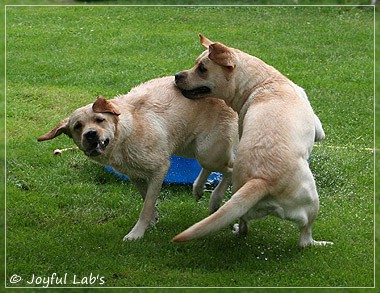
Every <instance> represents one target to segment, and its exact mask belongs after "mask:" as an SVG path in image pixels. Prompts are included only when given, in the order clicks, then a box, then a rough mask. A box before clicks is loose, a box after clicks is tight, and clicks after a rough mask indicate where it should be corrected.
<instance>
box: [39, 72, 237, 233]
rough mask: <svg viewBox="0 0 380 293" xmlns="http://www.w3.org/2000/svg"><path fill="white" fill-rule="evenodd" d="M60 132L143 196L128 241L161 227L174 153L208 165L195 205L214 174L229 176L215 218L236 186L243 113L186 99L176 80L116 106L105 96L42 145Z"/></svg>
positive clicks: (217, 193) (143, 88) (157, 83)
mask: <svg viewBox="0 0 380 293" xmlns="http://www.w3.org/2000/svg"><path fill="white" fill-rule="evenodd" d="M62 133H64V134H66V135H69V136H70V137H72V138H73V140H74V142H75V143H76V144H77V145H78V147H79V148H80V149H81V150H82V151H83V152H84V153H85V154H86V155H87V156H89V157H90V158H91V159H93V160H95V161H97V162H98V163H100V164H102V165H110V166H112V167H113V168H114V169H115V170H117V171H119V172H121V173H123V174H126V175H127V176H128V177H129V178H130V179H131V181H132V182H133V183H134V184H135V185H136V187H137V189H138V190H139V192H140V194H141V196H142V198H143V199H144V205H143V209H142V211H141V213H140V217H139V220H138V222H137V223H136V225H135V226H134V227H133V229H132V230H131V231H130V232H129V233H128V234H127V235H126V236H125V237H124V240H133V239H137V238H141V237H143V235H144V232H145V230H146V229H147V227H148V226H149V224H151V223H156V222H157V219H158V215H157V210H156V200H157V197H158V194H159V192H160V189H161V185H162V182H163V180H164V177H165V176H166V173H167V171H168V169H169V165H170V157H171V156H172V155H173V154H176V155H179V156H183V157H189V158H195V159H197V160H198V162H199V163H200V165H201V166H202V168H203V169H202V171H201V173H200V174H199V176H198V178H197V179H196V181H195V182H194V185H193V193H194V196H195V197H196V199H199V198H200V197H201V196H202V194H203V188H204V184H205V182H206V180H207V178H208V176H209V175H210V173H211V171H219V172H221V173H222V174H223V180H222V181H221V182H220V183H219V185H218V186H217V187H216V188H215V190H214V191H213V193H212V195H211V200H210V205H209V209H210V212H214V211H215V210H217V209H218V208H219V206H220V204H221V201H222V199H223V196H224V193H225V191H226V189H227V188H228V186H229V184H230V181H231V172H232V167H233V159H234V151H236V149H234V148H235V147H236V143H237V140H238V137H237V133H238V130H237V114H236V113H235V112H234V111H233V110H232V109H231V108H230V107H228V106H227V105H226V104H225V103H224V102H223V101H222V100H219V99H215V98H210V99H204V100H197V101H192V100H189V99H186V98H185V97H183V96H182V95H181V92H180V91H179V90H178V89H177V88H176V87H175V85H174V79H173V77H163V78H157V79H154V80H151V81H149V82H146V83H144V84H141V85H139V86H137V87H135V88H133V89H132V90H131V91H130V92H129V93H128V94H127V95H121V96H118V97H116V98H114V99H111V100H106V99H105V98H103V97H99V98H98V99H97V100H96V102H95V103H93V104H89V105H87V106H84V107H82V108H79V109H77V110H75V111H74V112H73V113H72V115H71V116H70V117H69V118H65V119H63V120H62V121H61V122H60V123H58V125H57V126H56V127H55V128H53V129H52V130H51V131H50V132H49V133H47V134H46V135H44V136H41V137H40V138H39V139H38V140H39V141H44V140H48V139H52V138H55V137H56V136H58V135H60V134H62Z"/></svg>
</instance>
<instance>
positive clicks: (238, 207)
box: [172, 179, 268, 242]
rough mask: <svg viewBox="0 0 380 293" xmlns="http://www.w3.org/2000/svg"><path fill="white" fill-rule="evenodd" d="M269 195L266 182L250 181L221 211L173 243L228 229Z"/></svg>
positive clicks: (184, 233)
mask: <svg viewBox="0 0 380 293" xmlns="http://www.w3.org/2000/svg"><path fill="white" fill-rule="evenodd" d="M267 193H268V192H267V184H266V182H265V181H264V180H262V179H251V180H249V181H248V182H247V183H245V184H244V185H243V186H242V187H241V188H240V189H239V190H238V191H237V192H235V194H234V195H233V196H232V197H231V199H230V200H229V201H227V202H226V203H225V204H224V205H223V206H222V207H221V208H220V209H218V210H217V211H216V212H215V213H213V214H211V215H210V216H208V217H207V218H205V219H203V220H202V221H200V222H198V223H196V224H194V225H193V226H191V227H190V228H188V229H187V230H185V231H183V232H182V233H180V234H178V235H177V236H175V237H174V238H173V239H172V242H185V241H190V240H193V239H196V238H200V237H202V236H205V235H207V234H209V233H211V232H215V231H217V230H220V229H222V228H224V227H226V226H227V225H228V224H230V223H231V222H232V221H233V220H235V219H236V218H240V217H241V216H243V215H244V214H246V213H247V212H248V211H249V210H250V209H251V208H252V207H253V206H254V205H255V204H257V203H258V202H259V201H260V200H261V199H262V198H263V197H264V196H265V195H266V194H267Z"/></svg>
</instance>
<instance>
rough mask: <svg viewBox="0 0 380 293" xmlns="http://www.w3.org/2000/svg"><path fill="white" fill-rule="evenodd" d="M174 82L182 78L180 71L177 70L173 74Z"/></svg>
mask: <svg viewBox="0 0 380 293" xmlns="http://www.w3.org/2000/svg"><path fill="white" fill-rule="evenodd" d="M174 78H175V82H179V81H180V80H181V79H183V74H182V73H181V72H178V73H176V74H175V75H174Z"/></svg>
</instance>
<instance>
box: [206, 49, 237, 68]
mask: <svg viewBox="0 0 380 293" xmlns="http://www.w3.org/2000/svg"><path fill="white" fill-rule="evenodd" d="M208 51H209V54H208V58H210V60H212V61H214V62H215V63H216V64H219V65H221V66H225V67H228V68H229V69H234V68H235V60H234V53H233V52H232V50H231V49H230V48H228V47H227V46H225V45H223V44H221V43H212V44H210V46H209V47H208Z"/></svg>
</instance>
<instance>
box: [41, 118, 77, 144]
mask: <svg viewBox="0 0 380 293" xmlns="http://www.w3.org/2000/svg"><path fill="white" fill-rule="evenodd" d="M62 133H64V134H66V135H68V136H69V137H71V133H70V129H69V118H65V119H63V120H62V121H61V122H59V123H58V124H57V126H56V127H54V128H53V129H52V130H50V131H49V132H48V133H46V134H45V135H43V136H41V137H39V138H37V141H44V140H49V139H53V138H55V137H57V136H58V135H61V134H62Z"/></svg>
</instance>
